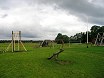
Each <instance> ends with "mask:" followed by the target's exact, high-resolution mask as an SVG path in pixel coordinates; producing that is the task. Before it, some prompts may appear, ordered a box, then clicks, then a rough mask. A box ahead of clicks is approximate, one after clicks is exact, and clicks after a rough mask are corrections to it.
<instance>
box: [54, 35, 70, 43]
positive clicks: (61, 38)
mask: <svg viewBox="0 0 104 78" xmlns="http://www.w3.org/2000/svg"><path fill="white" fill-rule="evenodd" d="M55 41H56V42H57V43H58V44H61V43H62V41H63V42H64V43H68V42H69V37H68V36H67V35H62V34H61V33H58V35H57V37H56V38H55Z"/></svg>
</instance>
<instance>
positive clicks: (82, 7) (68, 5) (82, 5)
mask: <svg viewBox="0 0 104 78" xmlns="http://www.w3.org/2000/svg"><path fill="white" fill-rule="evenodd" d="M30 1H34V0H30ZM35 1H37V0H35ZM96 1H99V0H96ZM37 2H38V3H43V4H50V5H52V4H56V5H58V7H59V8H60V9H63V10H66V11H68V12H69V13H71V14H73V15H75V16H77V17H79V18H80V19H82V21H84V22H85V21H86V17H92V18H91V19H90V18H89V23H92V24H93V23H94V24H100V25H103V24H104V23H103V20H99V19H100V18H101V19H104V7H100V6H98V5H95V4H93V3H90V2H88V0H51V1H50V0H38V1H37ZM92 2H93V1H92ZM100 2H103V0H100ZM94 18H98V19H94Z"/></svg>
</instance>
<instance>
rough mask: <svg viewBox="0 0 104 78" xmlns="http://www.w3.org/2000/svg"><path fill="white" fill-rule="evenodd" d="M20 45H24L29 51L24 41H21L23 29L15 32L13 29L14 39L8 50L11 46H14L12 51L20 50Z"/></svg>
mask: <svg viewBox="0 0 104 78" xmlns="http://www.w3.org/2000/svg"><path fill="white" fill-rule="evenodd" d="M20 45H21V46H22V47H23V49H24V50H25V51H27V50H26V48H25V46H24V45H23V43H22V41H21V31H19V32H13V31H12V41H11V43H10V44H9V46H8V47H7V49H6V51H8V50H9V48H10V46H11V47H12V52H14V51H20V47H21V46H20ZM16 47H17V48H18V49H17V48H16Z"/></svg>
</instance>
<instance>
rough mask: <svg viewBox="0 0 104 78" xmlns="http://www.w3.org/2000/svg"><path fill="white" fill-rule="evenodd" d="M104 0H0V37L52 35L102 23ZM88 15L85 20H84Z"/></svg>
mask: <svg viewBox="0 0 104 78" xmlns="http://www.w3.org/2000/svg"><path fill="white" fill-rule="evenodd" d="M103 3H104V0H0V39H10V38H11V31H12V30H13V31H21V32H22V38H23V39H35V40H37V39H39V40H42V39H54V38H55V37H56V36H57V34H58V33H62V34H66V35H68V36H71V35H74V34H76V33H79V32H83V31H86V30H87V25H88V29H89V30H90V28H91V26H92V25H104V5H103ZM87 19H88V23H87Z"/></svg>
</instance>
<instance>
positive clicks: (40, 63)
mask: <svg viewBox="0 0 104 78" xmlns="http://www.w3.org/2000/svg"><path fill="white" fill-rule="evenodd" d="M7 46H8V45H7V44H0V50H1V52H0V53H1V54H0V78H104V47H97V46H91V45H89V48H86V45H85V44H71V47H70V48H69V47H68V46H66V45H65V46H64V52H62V53H61V54H60V55H59V60H61V61H54V60H47V58H48V57H49V56H51V55H52V54H53V53H54V52H57V51H58V50H59V46H57V45H56V46H55V48H49V47H44V48H42V47H41V48H36V47H34V46H35V44H34V43H26V44H25V46H26V48H27V50H28V51H27V52H13V53H12V52H10V51H9V52H5V53H2V50H5V48H6V47H7Z"/></svg>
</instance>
